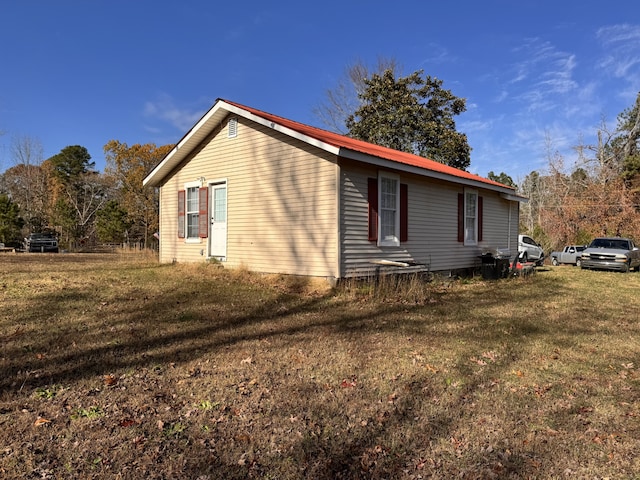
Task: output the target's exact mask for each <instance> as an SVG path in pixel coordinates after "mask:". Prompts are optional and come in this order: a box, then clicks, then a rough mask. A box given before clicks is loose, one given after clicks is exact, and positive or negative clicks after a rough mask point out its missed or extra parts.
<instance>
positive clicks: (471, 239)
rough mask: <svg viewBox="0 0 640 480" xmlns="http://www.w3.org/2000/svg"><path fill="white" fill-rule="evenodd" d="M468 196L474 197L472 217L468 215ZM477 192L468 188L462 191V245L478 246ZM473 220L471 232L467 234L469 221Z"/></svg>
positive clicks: (470, 207) (469, 207) (469, 206)
mask: <svg viewBox="0 0 640 480" xmlns="http://www.w3.org/2000/svg"><path fill="white" fill-rule="evenodd" d="M469 196H473V197H475V206H474V207H473V216H471V215H469V213H471V212H470V210H471V209H472V206H471V205H470V204H469ZM478 198H479V195H478V191H477V190H473V189H470V188H465V189H464V226H463V227H464V245H470V246H473V245H478ZM472 219H473V232H469V223H470V222H469V220H472Z"/></svg>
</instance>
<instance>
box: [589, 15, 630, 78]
mask: <svg viewBox="0 0 640 480" xmlns="http://www.w3.org/2000/svg"><path fill="white" fill-rule="evenodd" d="M596 37H597V39H598V40H599V41H600V42H601V44H602V46H603V48H604V51H605V52H606V54H605V55H604V57H603V58H602V59H601V60H600V62H599V66H600V68H601V69H603V70H605V72H608V73H609V74H610V75H612V76H614V77H617V78H622V79H625V80H628V81H630V82H632V83H634V84H636V85H637V84H638V81H639V79H640V25H629V24H621V25H610V26H606V27H602V28H600V29H599V30H598V31H597V32H596Z"/></svg>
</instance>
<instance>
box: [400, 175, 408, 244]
mask: <svg viewBox="0 0 640 480" xmlns="http://www.w3.org/2000/svg"><path fill="white" fill-rule="evenodd" d="M407 240H409V187H408V186H407V184H406V183H401V184H400V241H401V242H406V241H407Z"/></svg>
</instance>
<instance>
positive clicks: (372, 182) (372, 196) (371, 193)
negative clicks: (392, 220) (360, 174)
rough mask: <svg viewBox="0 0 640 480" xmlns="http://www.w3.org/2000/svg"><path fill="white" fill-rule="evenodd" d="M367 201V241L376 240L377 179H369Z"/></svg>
mask: <svg viewBox="0 0 640 480" xmlns="http://www.w3.org/2000/svg"><path fill="white" fill-rule="evenodd" d="M367 189H368V192H367V199H368V200H369V241H370V242H375V241H376V240H378V179H377V178H369V179H368V182H367Z"/></svg>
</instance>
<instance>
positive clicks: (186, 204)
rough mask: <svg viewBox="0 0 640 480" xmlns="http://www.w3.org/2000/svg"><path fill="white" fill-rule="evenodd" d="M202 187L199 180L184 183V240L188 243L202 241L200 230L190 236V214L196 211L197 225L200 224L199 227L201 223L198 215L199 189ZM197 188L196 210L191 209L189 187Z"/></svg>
mask: <svg viewBox="0 0 640 480" xmlns="http://www.w3.org/2000/svg"><path fill="white" fill-rule="evenodd" d="M200 187H201V184H200V182H199V181H195V182H189V183H185V184H184V237H185V238H184V241H185V242H186V243H202V238H200V235H199V230H198V232H196V236H195V237H190V236H189V233H190V232H189V215H193V214H194V213H195V215H196V225H198V227H199V225H200V224H199V223H198V221H197V219H198V217H199V216H200V202H199V198H200V197H199V195H198V192H199V189H200ZM193 188H195V196H196V200H195V205H196V209H195V210H189V189H193Z"/></svg>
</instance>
